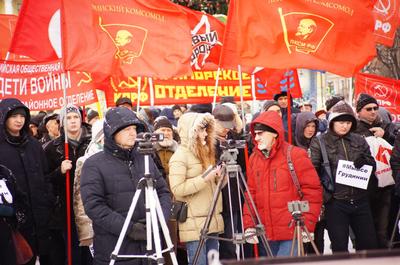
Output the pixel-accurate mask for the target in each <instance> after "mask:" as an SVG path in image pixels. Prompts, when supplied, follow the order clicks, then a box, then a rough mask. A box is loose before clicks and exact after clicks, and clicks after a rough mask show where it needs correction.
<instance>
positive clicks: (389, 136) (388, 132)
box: [355, 120, 398, 145]
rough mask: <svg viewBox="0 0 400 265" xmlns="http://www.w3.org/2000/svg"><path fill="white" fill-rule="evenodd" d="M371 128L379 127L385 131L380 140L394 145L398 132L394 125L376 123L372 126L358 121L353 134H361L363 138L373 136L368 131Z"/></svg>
mask: <svg viewBox="0 0 400 265" xmlns="http://www.w3.org/2000/svg"><path fill="white" fill-rule="evenodd" d="M373 127H381V128H382V129H383V130H384V131H385V134H384V135H383V137H382V138H383V139H385V140H386V141H387V142H388V143H389V144H391V145H393V144H394V141H395V139H396V135H397V131H398V127H397V126H396V125H395V124H394V123H388V122H383V121H376V122H374V123H373V124H368V123H366V122H365V121H363V120H359V121H358V123H357V129H356V130H355V133H358V134H361V135H363V136H365V137H368V136H373V135H374V134H373V133H372V132H371V131H370V130H369V129H371V128H373Z"/></svg>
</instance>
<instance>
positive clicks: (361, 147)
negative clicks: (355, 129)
mask: <svg viewBox="0 0 400 265" xmlns="http://www.w3.org/2000/svg"><path fill="white" fill-rule="evenodd" d="M320 137H322V138H323V139H324V141H325V145H326V151H327V154H328V160H329V164H330V167H331V171H332V177H333V181H334V182H335V176H336V170H337V166H338V162H339V160H348V161H355V160H356V159H357V158H359V157H363V158H364V160H365V164H366V165H371V166H373V172H372V175H371V177H370V181H369V184H368V189H371V188H374V187H376V185H377V179H376V177H375V173H374V172H375V169H376V164H375V159H374V158H373V157H372V156H371V152H370V150H369V145H368V143H367V142H366V140H365V139H364V138H363V137H362V136H360V135H359V134H355V133H351V132H350V133H348V134H347V135H345V136H343V137H339V136H338V135H336V134H335V133H334V132H332V131H331V130H328V132H327V133H326V134H323V135H321V136H320ZM310 150H311V160H312V163H313V165H314V167H315V169H316V170H317V172H318V174H319V176H320V178H321V176H322V174H321V172H322V169H323V165H322V163H323V158H322V154H321V146H320V144H319V141H318V138H317V137H314V138H313V139H312V140H311V145H310ZM325 181H329V180H323V179H321V182H322V183H324V182H325ZM334 187H335V192H334V194H333V197H334V198H336V199H344V200H351V199H353V200H356V199H360V198H364V197H365V196H367V194H368V193H367V190H363V189H359V188H354V187H350V186H346V185H342V184H338V183H334Z"/></svg>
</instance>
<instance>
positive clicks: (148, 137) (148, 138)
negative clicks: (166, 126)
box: [136, 132, 164, 155]
mask: <svg viewBox="0 0 400 265" xmlns="http://www.w3.org/2000/svg"><path fill="white" fill-rule="evenodd" d="M163 140H164V134H162V133H149V132H146V133H139V134H138V135H137V137H136V141H137V142H138V143H139V148H138V151H139V153H141V154H145V155H146V154H153V153H154V152H155V149H154V147H153V143H156V142H161V141H163Z"/></svg>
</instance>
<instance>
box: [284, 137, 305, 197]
mask: <svg viewBox="0 0 400 265" xmlns="http://www.w3.org/2000/svg"><path fill="white" fill-rule="evenodd" d="M292 149H293V145H289V146H288V149H287V153H286V155H287V162H288V166H289V172H290V176H291V177H292V180H293V184H294V185H295V186H296V189H297V193H298V194H299V196H300V200H302V199H303V197H304V194H303V192H302V191H301V187H300V183H299V179H298V177H297V174H296V171H295V170H294V164H293V162H292V155H291V152H292Z"/></svg>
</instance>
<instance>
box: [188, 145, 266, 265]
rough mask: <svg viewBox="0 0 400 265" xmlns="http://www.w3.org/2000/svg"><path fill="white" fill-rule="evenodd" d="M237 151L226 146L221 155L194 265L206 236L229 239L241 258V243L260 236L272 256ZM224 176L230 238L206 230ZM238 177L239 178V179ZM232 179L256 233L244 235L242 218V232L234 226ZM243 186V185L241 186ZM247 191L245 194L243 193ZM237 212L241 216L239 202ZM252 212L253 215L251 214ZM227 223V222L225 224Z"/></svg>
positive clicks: (237, 255)
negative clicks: (227, 199)
mask: <svg viewBox="0 0 400 265" xmlns="http://www.w3.org/2000/svg"><path fill="white" fill-rule="evenodd" d="M238 153H239V151H238V149H237V148H226V149H225V150H224V151H223V153H222V155H221V157H220V160H221V161H222V162H224V164H223V169H222V174H221V178H220V179H219V181H218V184H217V188H216V191H215V193H214V196H213V200H212V203H211V207H210V210H209V212H208V215H207V219H206V221H205V223H204V226H203V229H202V230H201V232H200V241H199V245H198V247H197V249H196V254H195V256H194V261H193V264H194V265H196V264H197V262H198V260H199V256H200V252H201V249H202V248H203V247H204V243H205V241H206V240H207V238H212V239H216V240H224V241H229V242H232V244H236V246H237V247H240V248H241V250H242V251H241V253H242V259H244V251H243V244H244V243H246V239H248V238H252V237H254V236H259V237H260V238H261V242H262V244H263V246H264V248H265V249H266V251H267V254H268V255H269V256H271V257H272V251H271V248H270V246H269V244H268V241H267V237H266V235H265V228H264V225H263V224H262V223H261V219H260V216H259V214H258V212H257V209H256V206H255V203H254V201H253V199H252V197H251V194H250V192H249V191H248V190H249V188H248V186H247V183H246V180H245V178H244V176H243V173H242V170H241V168H240V166H239V165H238V164H237V163H236V159H237V154H238ZM226 177H228V179H227V185H228V192H229V206H230V209H229V210H230V217H231V220H230V221H231V222H230V225H231V228H232V230H231V231H232V238H223V237H218V236H209V235H208V232H209V227H210V223H211V219H212V216H213V214H214V212H215V208H216V205H217V201H218V198H219V196H220V193H221V189H222V187H223V184H224V181H225V179H226ZM239 177H240V180H241V181H240V180H239ZM231 179H234V180H235V181H236V184H237V189H238V190H237V194H238V196H239V201H241V195H243V197H244V200H245V203H246V205H247V207H248V209H249V212H250V216H251V219H252V220H253V223H254V224H256V225H255V228H256V233H254V234H249V235H247V236H244V234H243V230H244V229H243V220H242V222H241V223H242V233H239V232H238V231H237V229H236V228H235V227H234V221H233V218H232V217H233V210H232V198H231V186H230V180H231ZM243 186H244V187H243ZM245 193H247V194H245ZM239 213H240V217H242V216H243V209H242V205H241V204H240V206H239ZM253 214H254V215H253ZM225 225H227V224H225ZM236 258H237V259H238V260H239V259H240V255H239V253H238V252H237V253H236Z"/></svg>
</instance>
